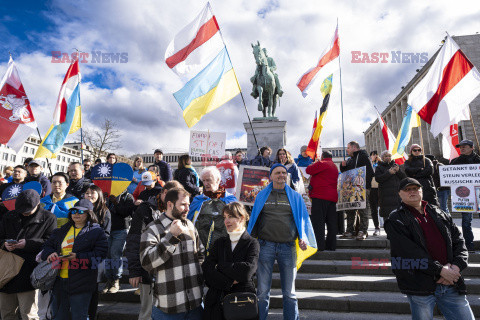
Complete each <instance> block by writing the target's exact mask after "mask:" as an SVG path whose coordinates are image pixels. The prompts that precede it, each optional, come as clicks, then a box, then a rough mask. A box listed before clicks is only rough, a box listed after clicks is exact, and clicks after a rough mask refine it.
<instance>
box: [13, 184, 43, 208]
mask: <svg viewBox="0 0 480 320" xmlns="http://www.w3.org/2000/svg"><path fill="white" fill-rule="evenodd" d="M39 203H40V195H39V194H38V192H37V191H35V190H33V189H27V190H23V191H22V192H20V194H19V195H18V197H17V200H16V201H15V211H16V212H18V213H21V214H23V213H27V212H31V211H33V209H35V207H36V206H38V204H39Z"/></svg>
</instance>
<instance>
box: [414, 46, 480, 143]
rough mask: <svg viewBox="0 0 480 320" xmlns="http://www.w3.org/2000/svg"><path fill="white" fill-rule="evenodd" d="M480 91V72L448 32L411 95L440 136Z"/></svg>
mask: <svg viewBox="0 0 480 320" xmlns="http://www.w3.org/2000/svg"><path fill="white" fill-rule="evenodd" d="M479 94H480V73H479V72H478V70H477V68H475V66H474V65H473V63H471V62H470V60H468V58H467V57H466V56H465V54H464V53H463V52H462V51H461V50H460V48H459V46H458V45H457V44H456V43H455V41H453V39H452V38H451V37H450V36H447V39H446V41H445V43H444V45H443V47H442V49H441V50H440V52H439V53H438V56H437V58H436V59H435V61H434V62H433V64H432V66H431V67H430V70H429V71H428V73H427V75H426V76H425V78H423V80H422V81H420V83H418V84H417V86H416V87H415V89H413V91H412V92H411V93H410V95H409V96H408V104H409V105H410V106H412V108H413V109H414V110H415V111H416V112H417V113H418V115H419V116H420V118H422V119H423V120H424V121H425V122H427V123H429V124H430V125H431V127H430V131H431V132H432V134H433V136H434V137H436V136H438V134H439V133H441V132H442V131H443V130H445V129H446V128H448V127H450V125H451V124H453V123H456V122H454V121H455V120H458V116H459V115H460V114H461V113H462V112H463V111H464V110H465V109H467V108H468V104H469V103H470V102H471V101H472V100H473V99H475V98H476V97H477V96H478V95H479ZM467 119H468V118H467ZM461 120H465V119H461Z"/></svg>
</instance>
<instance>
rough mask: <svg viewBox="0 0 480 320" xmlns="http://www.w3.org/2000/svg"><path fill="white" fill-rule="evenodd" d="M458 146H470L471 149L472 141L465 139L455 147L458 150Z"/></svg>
mask: <svg viewBox="0 0 480 320" xmlns="http://www.w3.org/2000/svg"><path fill="white" fill-rule="evenodd" d="M460 146H470V147H472V148H473V141H472V140H468V139H465V140H462V141H460V143H459V144H457V145H456V146H455V147H456V148H458V147H460Z"/></svg>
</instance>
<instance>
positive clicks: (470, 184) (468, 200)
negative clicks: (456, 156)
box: [439, 164, 480, 212]
mask: <svg viewBox="0 0 480 320" xmlns="http://www.w3.org/2000/svg"><path fill="white" fill-rule="evenodd" d="M439 169H440V170H439V174H440V184H441V185H442V186H443V187H450V191H451V192H450V197H451V202H452V211H453V212H478V211H479V210H478V207H479V206H480V204H479V203H478V196H476V188H480V187H479V186H480V164H462V165H452V166H440V168H439Z"/></svg>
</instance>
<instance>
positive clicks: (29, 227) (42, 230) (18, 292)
mask: <svg viewBox="0 0 480 320" xmlns="http://www.w3.org/2000/svg"><path fill="white" fill-rule="evenodd" d="M39 204H40V195H39V194H38V193H37V192H36V191H35V190H32V189H29V190H24V191H22V192H21V193H20V195H19V196H18V198H17V200H16V202H15V210H13V211H10V212H9V213H8V214H6V215H5V216H4V217H3V219H2V222H1V223H0V246H3V245H5V247H4V248H3V250H6V251H10V252H12V253H14V254H16V255H18V256H20V257H22V258H23V259H25V261H24V263H23V265H22V268H21V269H20V272H19V273H18V274H17V275H16V276H15V277H14V278H13V279H12V280H10V281H9V282H8V283H7V284H5V286H3V287H2V288H1V289H0V316H1V318H2V320H13V319H17V315H16V310H17V308H18V309H19V311H20V315H21V318H22V319H23V320H26V319H29V320H30V319H38V315H37V303H36V301H35V289H34V288H33V287H32V285H31V283H30V275H31V274H32V272H33V269H34V268H35V267H36V266H37V262H36V261H35V257H36V255H37V254H38V253H39V252H40V251H41V250H42V246H43V243H44V242H45V241H46V240H47V239H48V238H49V237H50V235H51V234H52V232H53V230H54V229H55V228H56V227H57V219H56V217H55V215H54V214H53V213H51V212H48V211H46V210H44V209H43V208H41V207H40V206H39ZM2 267H5V266H2Z"/></svg>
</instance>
